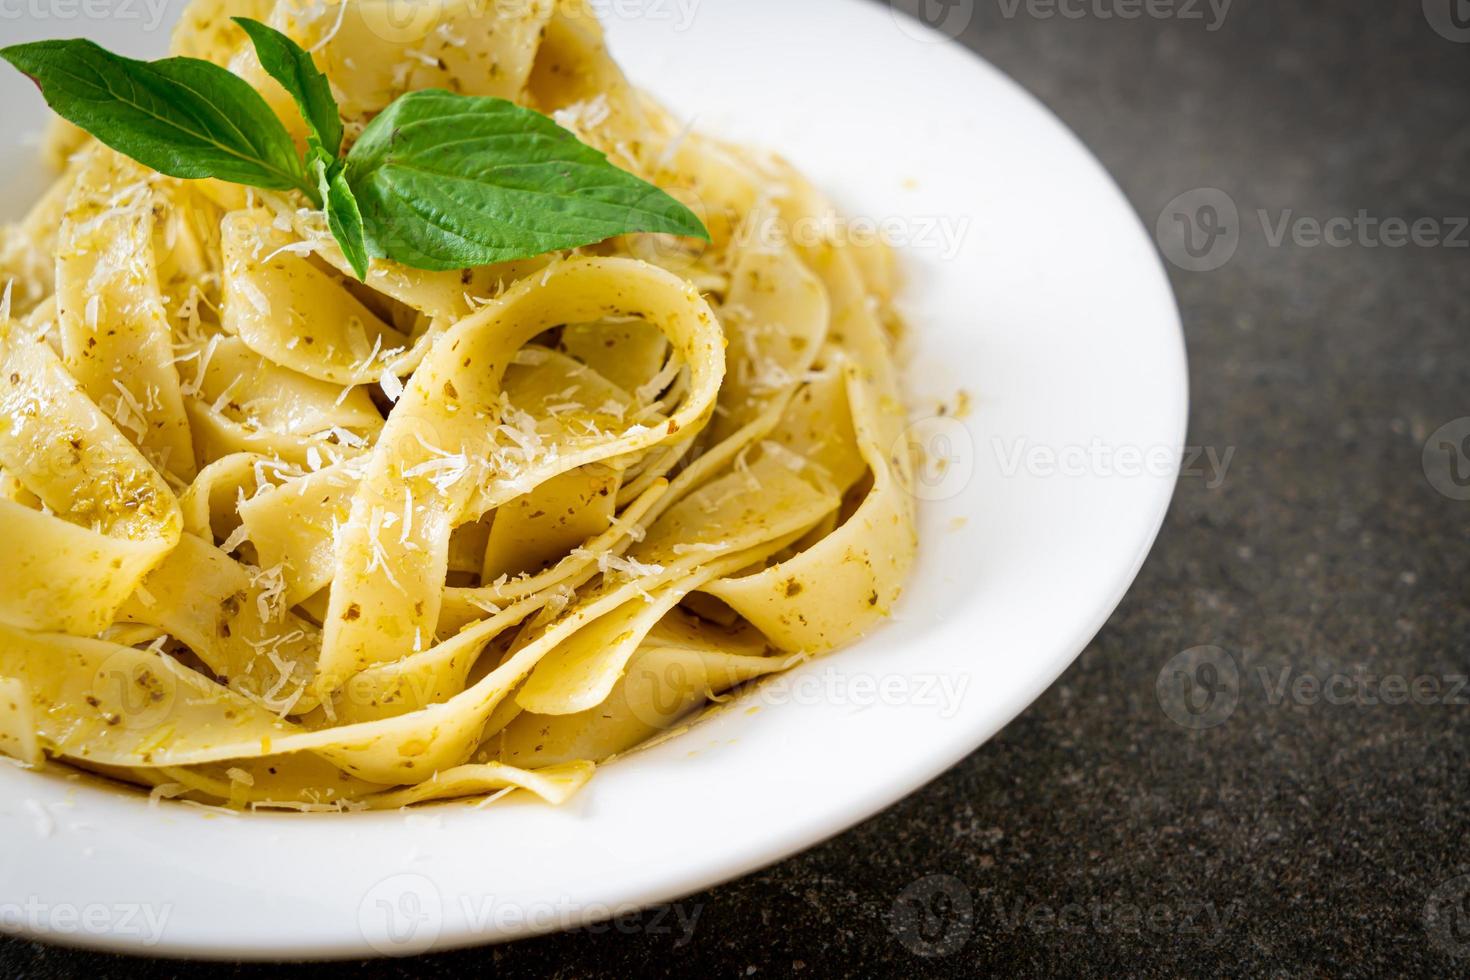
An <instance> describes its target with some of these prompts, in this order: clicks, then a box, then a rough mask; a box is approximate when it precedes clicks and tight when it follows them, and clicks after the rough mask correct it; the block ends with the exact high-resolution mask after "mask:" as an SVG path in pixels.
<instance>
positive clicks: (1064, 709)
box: [0, 0, 1470, 977]
mask: <svg viewBox="0 0 1470 980" xmlns="http://www.w3.org/2000/svg"><path fill="white" fill-rule="evenodd" d="M794 2H799V0H794ZM923 2H925V3H929V4H931V5H932V6H931V9H932V10H933V11H935V12H937V13H941V14H942V13H944V12H945V11H946V10H954V11H957V13H955V14H953V15H952V16H953V17H954V18H956V19H952V20H950V21H949V22H948V23H949V24H951V25H962V22H967V23H963V26H966V29H965V31H964V33H963V35H962V40H963V42H964V43H966V44H968V45H970V46H972V47H973V48H974V49H975V50H977V51H979V52H980V53H981V54H982V55H984V56H985V57H986V58H988V59H989V60H991V61H992V62H993V63H995V64H996V65H997V66H999V67H1000V68H1001V69H1003V70H1004V71H1006V72H1008V73H1009V74H1011V75H1012V76H1013V77H1015V78H1016V79H1018V80H1019V81H1020V82H1021V83H1022V84H1023V85H1025V86H1026V87H1028V88H1029V89H1030V90H1031V91H1033V92H1035V93H1036V94H1037V95H1039V96H1040V97H1041V98H1042V99H1043V100H1044V101H1045V102H1047V103H1048V104H1049V105H1050V106H1051V107H1052V108H1053V109H1055V110H1056V112H1057V113H1058V114H1059V115H1060V116H1061V117H1062V118H1063V119H1064V120H1065V121H1066V122H1067V123H1068V124H1069V125H1070V126H1072V127H1073V128H1074V129H1075V130H1076V131H1077V132H1078V133H1079V134H1080V135H1081V137H1082V138H1083V139H1084V140H1085V141H1086V142H1087V144H1088V145H1089V146H1091V147H1092V148H1093V150H1094V151H1095V152H1096V153H1097V154H1098V156H1099V157H1100V158H1101V159H1102V162H1103V163H1104V164H1105V165H1106V166H1107V168H1108V169H1109V170H1110V171H1111V172H1112V173H1113V174H1114V175H1115V176H1116V177H1117V179H1118V181H1119V182H1120V183H1121V185H1122V186H1123V189H1124V190H1125V191H1126V192H1127V194H1128V196H1129V198H1130V199H1131V200H1132V202H1133V204H1134V206H1135V207H1136V208H1137V210H1138V212H1139V213H1140V215H1141V216H1142V217H1143V220H1144V222H1145V223H1146V224H1147V225H1148V226H1149V227H1150V228H1151V229H1152V228H1154V227H1156V225H1157V223H1158V222H1159V219H1160V217H1161V216H1162V217H1163V218H1164V219H1165V220H1164V222H1163V224H1164V227H1165V228H1166V229H1170V228H1173V229H1182V228H1183V227H1185V226H1184V225H1183V224H1181V223H1180V218H1181V217H1182V218H1185V219H1188V220H1190V221H1192V222H1193V223H1194V231H1195V233H1196V239H1195V241H1194V246H1195V252H1196V254H1197V255H1199V256H1201V257H1200V259H1199V260H1198V262H1193V260H1188V259H1187V258H1186V255H1185V253H1184V252H1183V251H1182V250H1181V248H1180V246H1181V245H1182V242H1180V241H1175V240H1173V239H1171V238H1167V237H1166V239H1165V240H1164V242H1163V244H1164V246H1165V251H1166V253H1167V254H1170V255H1171V256H1174V257H1178V258H1180V260H1181V261H1182V262H1187V263H1189V262H1193V264H1203V265H1217V264H1218V263H1219V260H1221V259H1223V258H1225V257H1226V253H1228V250H1229V248H1231V247H1235V251H1234V253H1233V254H1230V255H1229V261H1228V262H1225V263H1224V264H1223V265H1222V266H1220V267H1219V268H1216V269H1213V271H1186V270H1184V269H1182V268H1179V267H1177V266H1173V265H1171V267H1170V273H1171V277H1172V279H1173V284H1174V288H1175V290H1176V291H1177V293H1178V296H1179V300H1180V304H1181V307H1182V310H1183V314H1184V324H1185V330H1186V333H1187V334H1188V341H1189V348H1190V359H1191V382H1192V387H1193V405H1194V407H1193V418H1192V424H1191V440H1190V441H1191V442H1192V443H1193V444H1194V445H1197V446H1200V447H1208V448H1212V449H1214V450H1215V451H1216V452H1217V453H1219V454H1222V455H1223V454H1224V453H1225V452H1227V451H1229V450H1233V451H1234V456H1233V461H1232V465H1231V467H1230V469H1229V471H1228V476H1227V478H1226V479H1225V480H1224V482H1223V483H1220V482H1219V481H1217V480H1211V479H1207V478H1205V477H1200V476H1196V477H1188V476H1186V477H1185V478H1184V479H1183V480H1182V481H1181V483H1180V485H1179V491H1178V495H1177V497H1176V500H1175V502H1174V506H1173V509H1172V511H1171V512H1170V515H1169V518H1168V521H1167V524H1166V525H1165V528H1164V530H1163V533H1162V534H1161V536H1160V538H1159V541H1158V544H1157V546H1156V547H1155V549H1154V551H1153V554H1152V556H1151V557H1150V559H1149V560H1148V563H1147V564H1146V565H1145V567H1144V569H1143V572H1142V574H1141V575H1140V576H1139V578H1138V581H1137V584H1136V585H1135V586H1134V588H1133V590H1132V591H1131V592H1130V593H1129V595H1128V597H1127V599H1126V600H1125V601H1124V602H1123V604H1122V606H1121V607H1120V608H1119V609H1118V611H1117V613H1116V615H1114V616H1113V618H1112V620H1111V622H1109V623H1108V625H1107V626H1106V627H1105V628H1104V629H1103V630H1102V632H1101V633H1100V634H1099V635H1098V636H1097V638H1096V639H1095V640H1094V641H1093V643H1092V644H1091V645H1090V646H1089V647H1088V649H1087V651H1086V652H1085V653H1084V654H1083V655H1082V657H1081V658H1080V659H1079V660H1078V661H1077V663H1076V664H1075V665H1074V666H1073V667H1072V668H1071V669H1070V670H1069V671H1068V672H1067V673H1066V674H1065V675H1064V676H1063V677H1062V678H1061V680H1060V681H1058V682H1057V683H1056V684H1055V685H1054V686H1053V687H1052V689H1051V690H1050V691H1048V692H1047V693H1046V695H1045V696H1044V697H1042V698H1041V699H1040V700H1039V701H1037V702H1036V704H1035V705H1034V706H1033V707H1032V708H1031V709H1030V710H1028V711H1027V712H1026V713H1025V714H1024V715H1022V716H1021V717H1020V718H1019V719H1018V720H1017V721H1016V722H1015V723H1014V724H1012V725H1011V726H1010V727H1009V728H1007V729H1006V730H1005V731H1004V732H1003V733H1002V734H1001V735H1000V736H998V737H997V738H995V739H994V740H993V741H991V742H990V743H989V744H988V745H986V746H984V747H983V748H981V749H979V750H978V751H976V752H975V753H974V754H972V755H971V756H970V757H969V758H967V759H966V760H965V761H964V762H963V763H961V764H960V765H958V766H957V767H955V768H954V769H953V770H952V771H950V772H949V773H948V774H947V775H945V776H944V777H943V778H941V779H938V780H936V781H935V782H934V783H933V784H931V785H930V786H929V787H927V788H926V789H924V790H923V791H921V792H919V793H916V794H914V795H913V796H912V797H910V798H909V799H907V800H905V801H904V802H902V803H900V804H898V805H896V806H894V807H893V808H891V809H890V810H888V811H887V812H885V813H883V814H882V815H880V816H878V817H876V818H875V819H873V820H870V821H868V822H867V823H865V824H863V825H861V826H859V827H857V828H855V829H853V830H851V831H849V832H848V833H845V834H843V835H841V836H840V837H838V838H837V839H835V840H833V841H831V842H829V843H828V844H826V845H824V846H822V847H818V848H816V849H814V850H812V851H810V852H808V853H806V854H804V855H802V856H800V857H797V858H795V859H793V860H790V861H787V862H785V863H783V864H780V865H778V866H776V867H773V868H771V869H769V870H766V871H763V872H760V873H758V874H754V875H751V876H750V877H747V878H745V879H743V880H740V881H736V882H734V883H731V884H728V885H725V886H724V887H721V888H717V889H715V890H713V891H711V892H708V893H706V894H702V895H697V896H694V897H692V898H690V899H688V900H686V901H685V902H684V903H682V905H681V907H680V909H679V910H678V911H680V912H682V913H684V915H685V919H686V921H687V920H688V919H689V918H690V917H692V916H694V915H696V914H697V916H698V918H697V921H696V923H695V927H694V929H693V932H692V935H686V934H685V932H684V931H683V930H682V929H680V928H679V927H678V926H677V925H675V926H674V927H673V928H670V923H671V922H677V920H676V919H675V918H674V917H673V916H665V917H663V918H662V919H661V920H659V921H655V919H654V917H652V916H649V917H645V919H644V920H642V922H641V923H624V924H623V925H622V926H620V927H619V928H616V929H609V930H601V931H596V932H582V933H576V934H569V935H557V936H551V937H547V938H543V939H537V940H533V941H529V942H524V943H518V944H515V945H513V946H509V947H503V948H498V949H486V950H474V951H467V952H458V953H451V954H446V955H442V956H435V957H430V958H426V959H421V960H412V961H403V962H386V963H373V964H361V965H358V964H354V965H351V966H347V967H337V966H331V967H323V966H307V967H294V968H293V967H283V968H273V967H259V966H246V967H238V968H235V967H226V968H222V969H219V970H218V972H220V973H223V974H225V975H231V974H237V975H241V976H257V975H260V976H264V975H269V974H272V973H275V972H278V971H280V972H295V973H298V974H299V975H301V976H311V977H333V976H348V975H350V976H355V977H376V976H410V975H412V976H428V977H456V976H462V975H476V976H482V975H483V976H505V977H520V976H525V977H532V976H564V977H578V976H599V975H610V976H634V975H636V976H642V975H650V976H651V975H659V974H670V975H684V974H689V975H695V976H729V977H746V976H755V977H760V976H787V975H794V976H826V975H836V974H850V975H857V974H862V975H927V974H933V975H939V976H954V977H969V976H974V975H977V974H982V973H998V974H1002V975H1022V976H1035V975H1056V974H1060V975H1100V976H1120V975H1134V974H1141V975H1150V976H1181V975H1189V976H1193V975H1201V974H1202V975H1215V974H1230V975H1255V976H1262V975H1278V974H1279V975H1292V976H1298V975H1308V976H1318V975H1320V976H1339V975H1353V976H1367V975H1393V976H1401V975H1402V976H1455V975H1459V976H1465V975H1470V769H1467V766H1470V687H1461V686H1460V685H1461V683H1462V678H1463V675H1465V674H1467V673H1470V548H1467V543H1466V542H1467V535H1466V532H1467V530H1470V501H1467V499H1465V498H1470V443H1466V442H1465V441H1464V440H1465V437H1466V436H1467V435H1470V420H1467V419H1466V416H1470V342H1467V340H1470V288H1467V287H1470V275H1467V273H1470V261H1467V260H1470V248H1467V245H1470V230H1467V229H1466V227H1465V225H1466V221H1465V218H1466V216H1470V3H1466V2H1465V0H1444V2H1438V0H1427V2H1424V3H1422V4H1421V0H1398V2H1394V3H1386V2H1366V0H1292V2H1286V0H1235V2H1234V3H1233V4H1230V5H1228V9H1227V8H1222V5H1221V0H1216V2H1215V4H1214V6H1213V7H1211V5H1210V4H1209V3H1208V0H1200V2H1198V3H1195V2H1194V0H1174V2H1172V3H1171V2H1168V0H1148V2H1145V0H1137V2H1132V0H1059V2H1057V0H975V2H969V0H948V3H949V6H948V7H946V6H945V5H944V4H945V0H923ZM1456 2H1458V3H1459V20H1458V21H1456V20H1454V19H1452V18H1451V13H1452V5H1453V4H1454V3H1456ZM1140 10H1141V11H1143V12H1144V16H1142V17H1138V18H1137V19H1125V18H1123V17H1121V16H1117V17H1107V16H1104V15H1105V14H1109V13H1120V14H1121V13H1128V12H1132V11H1140ZM1051 11H1055V12H1056V13H1055V15H1054V16H1046V15H1047V14H1048V12H1051ZM1148 11H1153V15H1150V14H1149V13H1148ZM1065 13H1073V14H1076V13H1080V14H1081V16H1075V17H1074V16H1064V14H1065ZM1220 13H1223V14H1224V16H1223V20H1222V19H1220V17H1219V14H1220ZM1163 14H1167V16H1161V15H1163ZM1191 14H1194V15H1195V16H1191ZM1457 24H1465V25H1467V26H1466V27H1465V28H1464V29H1461V28H1458V27H1457V26H1456V25H1457ZM1211 28H1214V29H1213V30H1212V29H1211ZM834 35H836V36H839V37H840V29H839V25H834ZM834 43H840V42H834ZM938 97H941V98H945V99H955V100H959V99H964V98H965V97H966V93H964V92H945V93H939V94H938ZM1219 192H1223V197H1222V195H1221V193H1219ZM1181 195H1184V196H1183V197H1181ZM1211 206H1214V210H1213V211H1211V210H1210V207H1211ZM1231 206H1233V207H1234V209H1235V211H1236V214H1235V216H1234V217H1232V216H1231V214H1230V212H1229V208H1230V207H1231ZM1263 212H1264V213H1263ZM1457 218H1458V219H1459V220H1458V221H1457V220H1456V219H1457ZM1332 219H1339V220H1337V221H1336V222H1333V221H1332ZM1283 222H1284V224H1283ZM1314 223H1315V224H1314ZM1314 228H1316V229H1317V230H1318V231H1319V232H1325V233H1326V234H1317V233H1315V232H1314ZM1404 228H1408V229H1409V234H1408V235H1407V236H1405V235H1404V231H1403V229H1404ZM1212 229H1214V230H1215V231H1217V232H1226V233H1228V234H1224V235H1221V234H1212V231H1211V230H1212ZM1282 232H1284V234H1282ZM1201 236H1203V237H1201ZM1237 236H1238V246H1237V244H1236V237H1237ZM1405 237H1407V238H1409V239H1411V240H1410V241H1408V243H1407V244H1401V242H1402V241H1403V239H1404V238H1405ZM1211 246H1215V248H1213V249H1212V248H1211ZM1220 249H1224V250H1225V252H1221V251H1220ZM1456 420H1459V421H1458V424H1454V423H1456ZM1447 424H1450V427H1449V428H1447V429H1442V427H1444V426H1446V425H1447ZM1426 446H1428V453H1427V454H1426V452H1425V450H1426ZM1201 647H1205V648H1210V647H1213V648H1216V649H1214V650H1209V649H1206V650H1204V651H1201V650H1200V649H1199V648H1201ZM1185 651H1190V653H1189V654H1188V656H1186V657H1184V658H1183V659H1179V660H1176V659H1174V658H1176V656H1177V655H1180V654H1181V653H1184V652H1185ZM1161 671H1162V673H1163V678H1164V679H1163V681H1162V685H1163V688H1164V690H1165V694H1166V695H1167V694H1169V693H1170V692H1171V691H1173V688H1171V686H1170V685H1179V684H1183V683H1184V682H1185V681H1186V680H1188V679H1193V680H1194V681H1195V682H1196V684H1197V685H1198V686H1197V687H1196V689H1195V691H1194V692H1193V693H1194V694H1195V695H1196V696H1197V697H1200V698H1203V697H1205V695H1206V694H1208V693H1210V692H1213V694H1214V695H1215V697H1216V701H1215V702H1214V704H1213V705H1210V703H1209V702H1208V701H1206V700H1197V701H1196V702H1194V705H1195V707H1196V708H1201V707H1207V708H1208V710H1206V711H1205V712H1204V713H1203V714H1199V715H1191V714H1188V713H1185V714H1181V715H1180V717H1181V718H1182V719H1183V720H1184V721H1185V722H1187V723H1188V724H1186V725H1181V724H1179V723H1176V722H1175V721H1174V720H1171V718H1170V716H1169V714H1168V713H1166V712H1165V711H1164V710H1163V709H1162V707H1161V704H1162V703H1168V704H1170V705H1171V707H1176V706H1177V704H1178V702H1177V701H1176V700H1174V699H1171V698H1169V697H1166V698H1165V699H1164V701H1163V702H1161V700H1160V698H1159V696H1158V690H1159V686H1160V683H1161V682H1160V676H1161ZM1232 678H1234V679H1235V680H1236V681H1237V683H1236V684H1235V686H1234V687H1232V686H1230V681H1231V679H1232ZM1181 692H1182V688H1181V689H1180V691H1174V693H1181ZM1221 699H1224V700H1221ZM1221 705H1224V706H1225V707H1232V706H1233V709H1234V710H1233V711H1231V712H1229V714H1228V717H1223V715H1224V712H1223V711H1221V710H1220V708H1221ZM1176 713H1178V712H1177V710H1176ZM1214 722H1219V724H1214V725H1213V727H1200V726H1202V725H1208V724H1212V723H1214ZM6 846H15V845H14V842H12V843H11V844H8V845H6ZM934 876H939V877H934ZM924 954H927V955H924ZM196 969H197V968H195V967H190V966H187V965H184V964H159V963H149V962H145V961H133V960H125V959H120V958H112V957H105V956H98V955H93V954H87V953H79V952H74V951H68V950H61V949H55V948H48V947H44V946H40V945H35V944H31V943H28V942H22V941H15V940H7V941H3V942H0V976H5V977H14V976H28V977H53V976H56V977H60V976H109V977H110V976H120V977H149V976H158V975H173V974H176V975H179V976H186V975H192V974H193V973H195V972H196Z"/></svg>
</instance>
